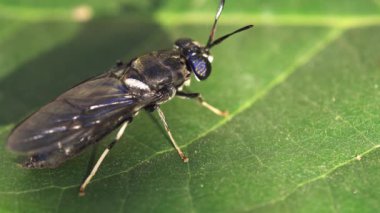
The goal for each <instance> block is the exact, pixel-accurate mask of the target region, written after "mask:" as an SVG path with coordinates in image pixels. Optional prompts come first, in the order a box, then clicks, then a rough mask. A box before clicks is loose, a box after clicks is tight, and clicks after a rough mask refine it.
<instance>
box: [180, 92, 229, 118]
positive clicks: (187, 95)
mask: <svg viewBox="0 0 380 213" xmlns="http://www.w3.org/2000/svg"><path fill="white" fill-rule="evenodd" d="M176 95H177V96H178V97H182V98H188V99H193V100H196V101H197V102H198V103H200V104H201V105H202V106H204V107H206V108H207V109H208V110H210V111H211V112H213V113H215V114H217V115H219V116H223V117H227V116H228V115H229V113H228V112H227V111H222V110H220V109H218V108H216V107H214V106H212V105H210V104H209V103H207V102H206V101H205V100H204V99H203V97H202V95H201V94H200V93H186V92H182V91H178V92H177V93H176Z"/></svg>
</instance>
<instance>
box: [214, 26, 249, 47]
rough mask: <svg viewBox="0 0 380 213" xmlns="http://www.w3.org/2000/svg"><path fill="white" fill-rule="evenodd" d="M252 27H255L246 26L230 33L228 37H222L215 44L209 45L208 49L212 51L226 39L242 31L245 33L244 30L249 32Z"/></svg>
mask: <svg viewBox="0 0 380 213" xmlns="http://www.w3.org/2000/svg"><path fill="white" fill-rule="evenodd" d="M252 27H253V25H247V26H244V27H242V28H239V29H237V30H235V31H233V32H232V33H228V34H227V35H224V36H222V37H220V38H218V39H216V40H215V41H214V42H212V43H211V44H208V45H207V48H208V49H211V48H212V47H213V46H215V45H217V44H219V43H221V42H222V41H224V39H226V38H228V37H230V36H232V35H233V34H236V33H240V32H242V31H244V30H248V29H250V28H252Z"/></svg>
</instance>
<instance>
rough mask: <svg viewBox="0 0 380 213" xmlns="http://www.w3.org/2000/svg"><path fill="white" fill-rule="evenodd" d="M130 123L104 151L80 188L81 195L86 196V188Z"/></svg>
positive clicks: (124, 124)
mask: <svg viewBox="0 0 380 213" xmlns="http://www.w3.org/2000/svg"><path fill="white" fill-rule="evenodd" d="M127 125H128V121H126V122H124V123H123V125H122V126H121V128H120V129H119V131H118V132H117V134H116V137H115V139H114V140H113V141H112V142H111V143H110V144H108V146H107V148H106V149H105V150H104V151H103V153H102V155H101V156H100V158H99V159H98V161H97V162H96V164H95V166H94V167H93V168H92V170H91V172H90V174H89V175H88V176H87V177H86V179H85V180H84V181H83V183H82V184H81V185H80V188H79V195H80V196H83V195H85V193H84V190H85V188H86V186H87V185H88V184H89V183H90V181H91V179H92V178H93V177H94V176H95V174H96V172H97V171H98V169H99V167H100V165H101V164H102V162H103V160H104V159H105V158H106V156H107V154H108V153H109V152H110V150H111V149H112V147H114V145H115V144H116V143H117V142H118V141H119V140H120V138H121V136H123V134H124V131H125V129H126V128H127Z"/></svg>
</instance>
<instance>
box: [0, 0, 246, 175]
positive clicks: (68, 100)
mask: <svg viewBox="0 0 380 213" xmlns="http://www.w3.org/2000/svg"><path fill="white" fill-rule="evenodd" d="M223 6H224V0H221V3H220V5H219V8H218V12H217V14H216V17H215V20H214V24H213V27H212V29H211V34H210V36H209V39H208V42H207V44H206V45H205V46H201V45H200V44H199V43H198V42H196V41H193V40H192V39H179V40H177V41H176V42H175V46H174V47H173V49H171V50H160V51H154V52H151V53H148V54H146V55H143V56H140V57H137V58H135V59H133V60H131V61H130V62H129V63H122V62H119V63H117V64H116V66H115V67H113V68H111V69H110V70H109V71H108V72H106V73H105V74H102V75H100V76H96V77H94V78H92V79H89V80H87V81H84V82H82V83H80V84H79V85H77V86H75V87H73V88H72V89H70V90H68V91H67V92H65V93H63V94H62V95H60V96H59V97H58V98H56V99H55V100H54V101H52V102H50V103H49V104H47V105H45V106H44V107H42V108H41V109H39V110H38V111H37V112H35V113H34V114H32V115H31V116H29V117H28V118H27V119H25V120H24V121H23V122H22V123H21V124H19V125H18V126H16V128H15V129H14V130H13V131H12V133H11V134H10V136H9V138H8V143H7V145H8V147H9V148H10V149H11V150H12V151H16V152H18V153H21V154H24V155H26V156H28V159H27V160H26V161H25V162H24V163H23V164H22V165H23V166H24V167H27V168H44V167H56V166H58V165H59V164H61V163H62V162H64V161H65V160H67V159H70V158H72V157H74V156H76V155H78V154H79V153H80V152H81V151H82V150H83V149H85V148H86V147H88V146H89V145H92V144H95V143H97V142H98V141H99V140H101V139H102V138H103V137H104V136H105V135H107V134H108V133H110V132H111V131H113V130H114V129H116V128H117V127H119V126H120V125H121V124H123V123H124V122H128V123H129V122H131V121H132V119H133V117H134V116H136V115H137V113H138V112H139V111H140V110H142V109H147V110H149V111H152V110H154V109H156V108H157V106H159V105H160V104H162V103H165V102H166V101H168V100H170V99H171V98H172V97H174V96H175V95H178V96H182V97H187V98H196V99H197V100H198V101H199V102H200V103H201V104H203V106H206V107H207V108H208V109H210V110H211V111H214V112H215V111H217V112H218V114H219V115H221V114H222V113H221V112H219V110H217V109H216V108H214V107H212V106H210V105H209V104H207V103H206V102H205V101H204V100H203V99H202V98H201V96H200V94H199V93H184V92H181V89H182V87H183V86H186V85H187V82H189V80H190V77H191V73H194V75H195V77H196V79H197V80H205V79H207V78H208V77H209V76H210V73H211V62H212V56H211V55H210V49H211V48H212V47H213V46H215V45H217V44H219V43H221V42H222V41H223V40H225V39H226V38H228V37H229V36H231V35H233V34H235V33H238V32H241V31H244V30H247V29H249V28H251V27H252V25H248V26H245V27H242V28H240V29H238V30H236V31H234V32H232V33H229V34H227V35H224V36H222V37H220V38H218V39H216V40H214V34H215V30H216V23H217V20H218V18H219V16H220V14H221V12H222V9H223ZM161 117H162V118H163V115H161ZM164 124H165V125H166V130H167V132H169V130H168V127H167V124H166V122H165V123H164ZM169 134H170V137H171V133H170V132H169ZM118 138H119V137H118ZM171 139H172V137H171ZM117 140H118V139H117ZM117 140H115V141H117ZM172 142H173V144H174V145H175V147H176V149H177V151H179V153H180V155H181V154H182V155H181V158H182V159H183V160H184V161H186V160H187V158H186V157H185V156H184V155H183V153H182V152H181V151H180V150H179V148H178V147H177V145H176V144H175V142H174V139H172ZM114 143H115V142H113V143H112V144H110V147H112V146H113V144H114Z"/></svg>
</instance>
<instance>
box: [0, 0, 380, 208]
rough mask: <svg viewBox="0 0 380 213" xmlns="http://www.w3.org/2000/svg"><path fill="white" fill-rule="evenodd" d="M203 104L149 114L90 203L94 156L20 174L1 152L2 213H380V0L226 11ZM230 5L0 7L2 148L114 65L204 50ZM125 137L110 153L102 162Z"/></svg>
mask: <svg viewBox="0 0 380 213" xmlns="http://www.w3.org/2000/svg"><path fill="white" fill-rule="evenodd" d="M226 1H227V2H226V6H225V10H224V12H223V14H222V16H221V19H220V21H219V26H218V27H219V28H218V31H217V36H218V35H223V34H225V33H228V32H230V31H232V30H234V29H236V28H238V27H241V26H243V25H246V24H255V28H254V29H252V30H249V31H247V32H244V33H242V34H239V35H236V36H235V37H233V38H231V39H229V40H227V41H225V42H224V43H223V44H221V45H220V46H218V47H215V48H214V49H213V51H212V53H213V55H214V57H215V60H214V62H213V73H212V76H211V77H210V78H209V79H208V80H207V81H205V82H202V83H198V82H195V81H193V84H192V86H191V90H193V91H199V92H201V93H202V94H203V96H204V97H205V98H206V99H207V100H208V101H209V102H210V103H211V104H213V105H215V106H217V107H219V108H222V109H227V110H229V111H230V113H231V116H230V117H229V118H226V119H222V118H218V117H216V116H215V115H213V114H212V113H210V112H208V111H207V110H205V109H203V108H201V107H199V106H198V105H197V104H196V103H193V102H191V101H186V100H176V99H175V100H173V101H171V102H170V103H167V104H165V105H164V106H163V110H164V112H166V116H167V121H168V123H169V125H170V127H171V129H172V132H173V134H174V137H175V138H176V139H177V142H178V143H179V144H180V145H181V147H182V148H183V149H184V151H185V152H186V154H187V155H188V156H189V158H190V162H189V163H188V164H183V163H182V162H181V161H180V159H179V158H178V156H177V154H176V152H175V151H174V150H173V149H172V147H171V145H170V143H169V140H168V138H167V137H166V136H165V132H164V131H163V129H162V127H161V126H160V125H159V123H158V122H157V121H158V120H157V115H156V114H154V115H153V116H150V115H148V114H147V113H141V114H140V115H139V116H138V117H137V118H136V119H135V120H134V122H133V123H132V124H131V125H130V126H129V127H128V129H127V131H126V134H125V136H124V137H123V139H122V142H121V143H119V144H118V145H117V146H116V148H115V149H113V150H112V152H111V154H110V155H109V156H108V158H107V159H106V161H105V162H104V164H103V165H102V167H101V169H100V171H99V173H98V174H97V176H96V177H95V179H94V181H93V182H92V183H91V184H90V185H89V187H88V191H87V195H86V196H85V197H78V196H77V192H78V187H79V184H80V182H81V180H82V179H83V178H84V176H85V174H86V168H87V164H88V162H89V160H90V155H91V148H90V149H89V150H87V151H86V152H85V153H84V154H83V155H81V156H79V157H77V158H75V159H73V160H70V161H68V162H67V163H65V164H64V165H63V166H62V167H59V168H57V169H50V170H33V171H31V170H24V169H21V168H18V167H17V166H16V164H15V159H16V158H17V157H16V156H15V155H14V154H12V153H10V152H8V151H7V150H5V148H4V146H1V147H0V162H1V163H0V212H79V211H81V212H106V211H108V212H358V211H360V212H378V211H379V210H380V206H379V200H380V192H379V190H378V183H379V180H380V178H379V177H380V152H379V149H378V148H379V144H380V143H379V137H380V122H379V120H380V116H379V100H380V88H379V85H380V51H379V49H380V42H379V38H380V15H379V14H380V13H379V12H380V1H378V0H371V1H370V0H361V1H350V0H336V1H324V0H315V1H306V0H287V1H285V0H284V1H278V0H265V1H264V0H226ZM217 5H218V1H217V0H215V1H210V0H189V1H175V0H155V1H149V0H139V1H137V0H114V1H100V0H86V1H83V0H60V1H48V0H34V1H30V0H0V109H1V110H0V139H1V141H3V143H5V141H6V137H7V135H8V134H9V132H10V131H11V129H12V127H14V125H16V124H17V123H18V122H19V121H20V120H21V119H22V118H24V117H26V116H27V115H28V114H29V113H31V112H33V111H34V110H36V109H38V108H39V107H41V106H42V105H43V104H45V103H47V102H48V101H50V100H52V99H53V98H54V97H56V96H57V95H59V94H60V93H62V92H63V91H65V90H67V89H69V88H70V87H71V86H72V85H75V84H76V83H78V82H81V81H82V80H84V79H86V78H89V77H91V76H94V75H97V74H100V73H102V72H104V71H106V70H107V69H108V68H109V67H111V66H112V65H113V64H114V63H115V61H116V60H117V59H125V60H127V61H128V60H129V59H131V58H132V57H135V56H138V55H141V54H143V53H146V52H149V51H152V50H157V49H166V48H171V47H172V44H173V42H174V41H175V40H176V39H177V38H179V37H191V38H193V39H195V40H198V41H200V42H202V43H204V42H206V40H207V38H208V34H209V30H210V26H211V24H212V21H213V17H214V15H215V12H216V8H217ZM113 136H114V133H113V134H111V135H110V136H108V137H107V138H106V139H105V140H104V141H103V142H102V143H101V144H100V147H99V148H98V155H99V154H100V152H101V150H102V149H103V148H104V147H105V145H106V144H107V142H109V141H110V140H111V139H112V137H113Z"/></svg>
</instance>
